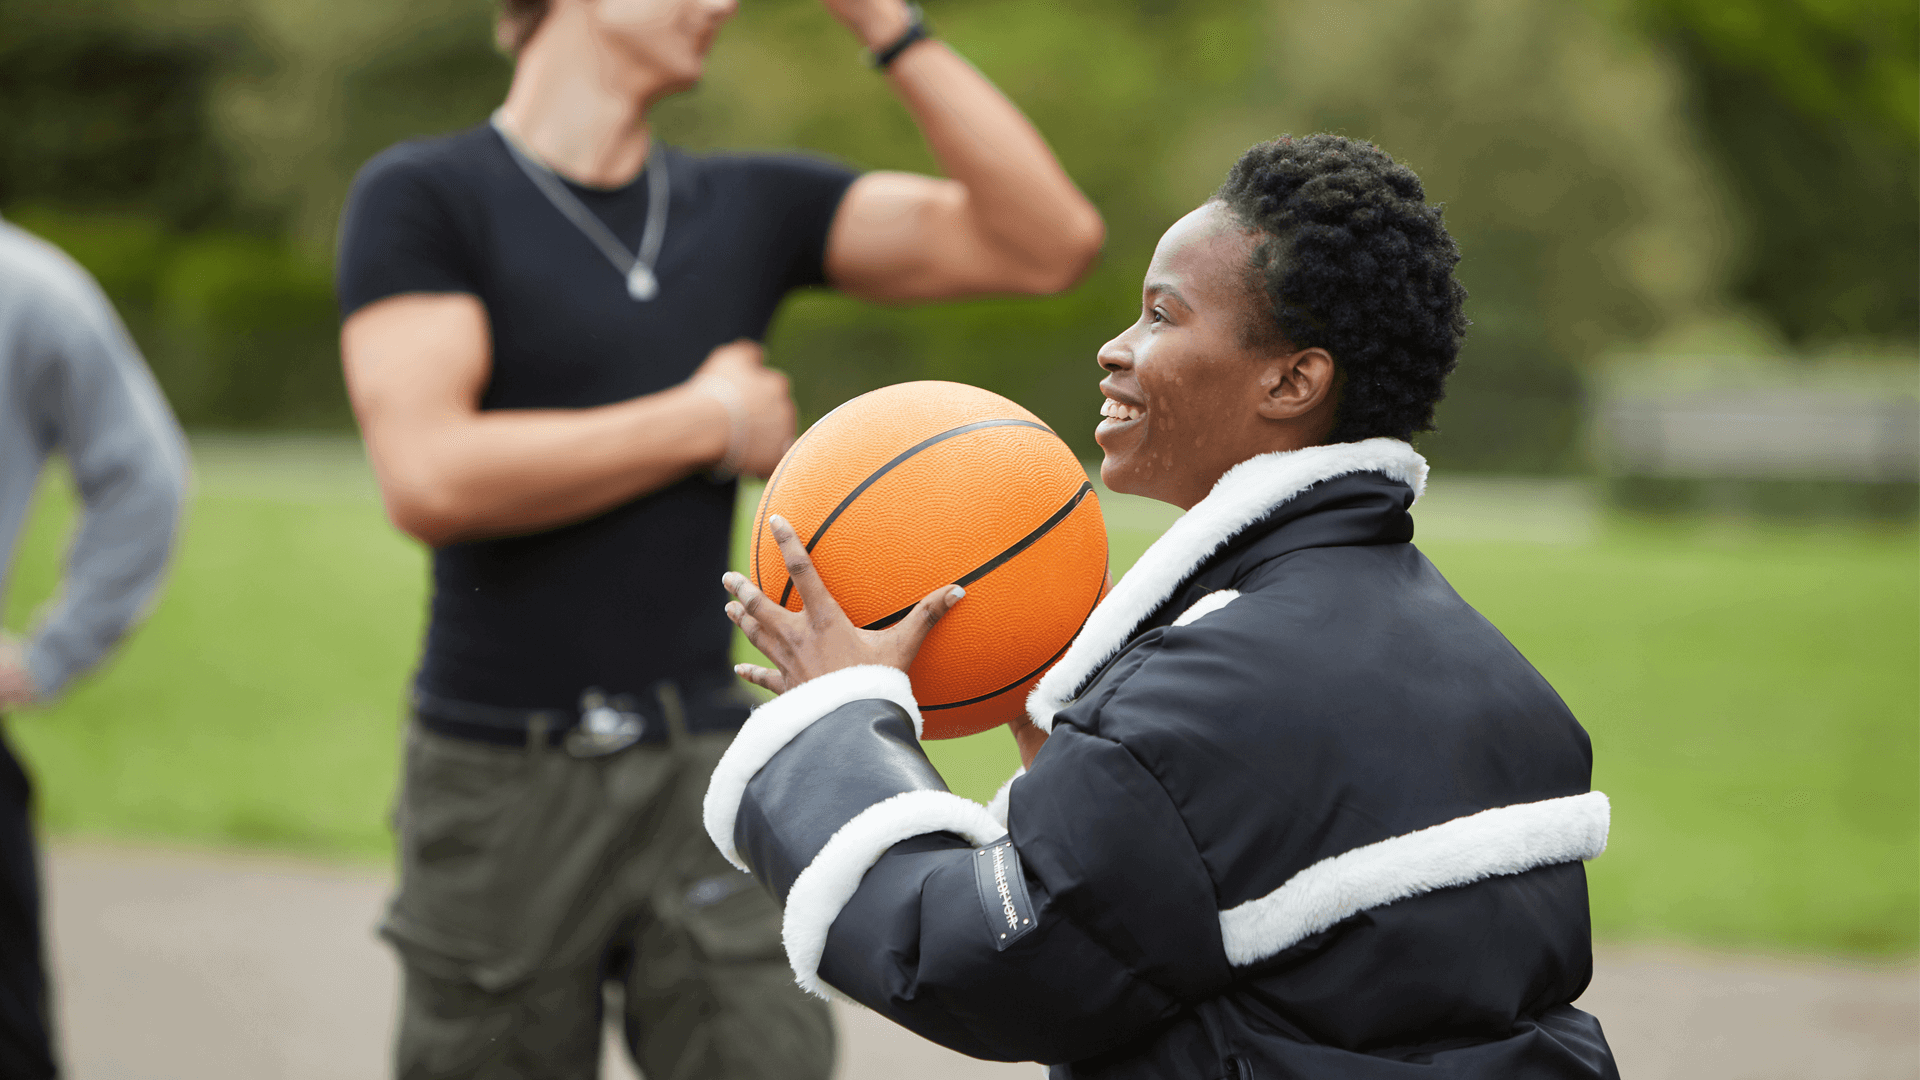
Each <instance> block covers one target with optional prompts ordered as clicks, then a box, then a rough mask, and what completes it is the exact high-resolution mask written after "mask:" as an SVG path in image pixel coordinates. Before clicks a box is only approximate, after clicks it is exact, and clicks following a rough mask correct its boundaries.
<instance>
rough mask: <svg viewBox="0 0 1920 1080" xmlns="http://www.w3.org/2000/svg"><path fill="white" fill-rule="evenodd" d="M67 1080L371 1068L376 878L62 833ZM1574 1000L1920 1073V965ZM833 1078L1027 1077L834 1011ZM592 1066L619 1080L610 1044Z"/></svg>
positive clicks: (59, 877) (1727, 971) (1663, 1070)
mask: <svg viewBox="0 0 1920 1080" xmlns="http://www.w3.org/2000/svg"><path fill="white" fill-rule="evenodd" d="M47 869H48V878H49V883H48V891H49V895H50V899H51V906H52V915H51V919H52V929H53V950H54V963H55V968H56V972H57V977H58V979H59V993H60V1008H61V1014H62V1015H61V1021H62V1026H63V1028H64V1038H65V1046H66V1060H67V1063H68V1075H69V1077H70V1080H371V1078H377V1077H380V1076H383V1075H384V1074H385V1055H386V1043H387V1037H388V1034H389V1032H390V1030H391V1027H392V1016H393V1002H394V968H393V963H392V961H391V959H390V958H389V957H388V955H387V953H386V951H385V949H384V948H383V947H382V946H380V945H379V944H378V943H377V942H376V941H375V940H374V939H373V937H372V935H371V933H370V927H371V926H372V924H373V921H374V919H375V917H376V916H377V914H378V912H379V909H380V904H381V901H382V898H383V897H384V895H385V892H386V887H387V882H386V878H385V877H384V876H383V875H380V874H378V873H373V872H369V871H366V870H362V869H356V868H346V867H336V866H329V865H326V864H314V863H307V862H300V861H294V860H288V859H278V858H271V857H258V856H237V855H227V854H209V853H196V852H180V851H169V850H155V849H140V848H119V847H107V846H95V845H73V844H62V845H58V846H56V847H55V848H54V849H53V851H52V852H51V854H50V856H49V858H48V868H47ZM1582 1004H1583V1005H1584V1006H1585V1007H1587V1008H1589V1009H1591V1010H1592V1011H1593V1012H1595V1013H1596V1014H1598V1015H1599V1016H1600V1018H1601V1020H1602V1021H1603V1022H1604V1023H1605V1024H1606V1028H1607V1033H1608V1035H1609V1037H1610V1038H1611V1040H1612V1042H1613V1045H1614V1047H1615V1050H1616V1052H1617V1053H1618V1055H1619V1059H1620V1063H1621V1067H1622V1073H1623V1074H1624V1075H1625V1076H1626V1077H1627V1080H1663V1078H1669V1077H1671V1078H1674V1080H1679V1078H1682V1077H1684V1078H1687V1080H1802V1078H1805V1080H1813V1078H1818V1080H1911V1078H1920V971H1917V970H1916V969H1915V968H1914V967H1913V966H1912V965H1910V964H1909V965H1902V966H1879V967H1873V966H1846V965H1840V964H1833V963H1808V962H1793V961H1784V960H1777V959H1766V958H1758V957H1738V956H1723V955H1715V954H1707V953H1695V952H1688V951H1683V950H1675V949H1664V948H1638V947H1635V948H1608V949H1603V950H1601V952H1600V954H1599V961H1598V968H1597V971H1596V974H1595V977H1594V985H1593V988H1592V989H1591V990H1590V991H1589V992H1588V994H1587V996H1586V998H1584V999H1583V1001H1582ZM839 1019H840V1022H841V1035H842V1046H843V1053H842V1060H841V1066H840V1077H841V1080H882V1078H896V1077H900V1078H911V1080H960V1078H963V1077H964V1078H969V1080H974V1078H977V1080H999V1078H1002V1077H1019V1078H1021V1080H1034V1078H1035V1077H1036V1075H1037V1070H1036V1069H1035V1067H1034V1066H1031V1065H1011V1066H1010V1065H998V1064H990V1063H985V1062H978V1061H973V1060H971V1059H969V1058H964V1057H961V1056H959V1055H956V1054H952V1053H949V1052H947V1051H945V1050H942V1049H940V1048H939V1047H936V1046H933V1045H932V1044H930V1043H926V1042H923V1041H921V1040H920V1039H918V1038H915V1037H914V1036H912V1035H909V1034H907V1033H906V1032H904V1031H902V1030H900V1029H899V1028H896V1027H894V1026H892V1025H891V1024H888V1023H886V1022H885V1021H883V1020H880V1019H878V1018H876V1017H874V1016H873V1015H872V1014H871V1013H863V1012H860V1011H858V1010H852V1009H843V1010H842V1011H841V1012H840V1015H839ZM607 1075H608V1076H609V1077H610V1078H616V1080H631V1077H632V1076H633V1073H632V1071H631V1069H630V1067H628V1066H627V1065H626V1063H625V1062H624V1060H622V1059H621V1057H620V1055H618V1054H614V1053H611V1052H610V1053H609V1067H608V1069H607Z"/></svg>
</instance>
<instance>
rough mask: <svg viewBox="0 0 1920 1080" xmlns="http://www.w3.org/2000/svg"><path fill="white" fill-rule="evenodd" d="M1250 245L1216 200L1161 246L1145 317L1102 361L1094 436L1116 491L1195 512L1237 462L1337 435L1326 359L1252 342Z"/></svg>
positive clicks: (1144, 298) (1145, 293)
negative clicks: (1249, 330) (1098, 418)
mask: <svg viewBox="0 0 1920 1080" xmlns="http://www.w3.org/2000/svg"><path fill="white" fill-rule="evenodd" d="M1254 242H1255V237H1254V235H1253V234H1252V233H1250V232H1249V231H1248V230H1247V229H1245V228H1244V227H1243V226H1241V225H1240V224H1239V222H1238V221H1236V220H1235V219H1234V217H1233V215H1232V214H1231V213H1230V212H1229V211H1228V210H1227V208H1226V207H1225V206H1223V205H1221V204H1219V203H1207V204H1205V205H1204V206H1201V207H1200V208H1199V209H1198V210H1195V211H1193V212H1192V213H1190V214H1188V215H1187V216H1186V217H1183V218H1181V219H1180V220H1179V221H1177V222H1175V223H1174V225H1173V227H1172V228H1171V229H1168V230H1167V232H1166V235H1165V236H1162V237H1161V238H1160V244H1159V246H1158V247H1156V248H1155V249H1154V252H1153V261H1152V262H1151V263H1149V264H1148V265H1147V277H1146V282H1145V285H1144V287H1143V289H1142V291H1141V297H1140V318H1139V320H1138V321H1136V322H1135V323H1134V324H1133V325H1132V326H1129V327H1127V329H1126V331H1125V332H1124V333H1122V334H1121V335H1120V336H1119V337H1116V338H1114V339H1113V340H1112V341H1109V342H1107V343H1106V344H1105V345H1104V346H1102V347H1101V349H1100V352H1099V355H1098V360H1099V363H1100V366H1101V367H1103V368H1105V369H1106V370H1107V372H1108V375H1107V377H1106V378H1105V379H1104V380H1102V381H1101V383H1100V392H1101V393H1102V394H1105V395H1106V398H1107V400H1106V401H1105V402H1104V403H1103V404H1102V406H1101V410H1100V413H1101V415H1102V416H1104V417H1105V418H1106V419H1104V420H1102V421H1100V426H1099V427H1097V428H1095V429H1094V433H1093V437H1094V440H1095V441H1096V442H1098V443H1099V444H1100V448H1101V449H1102V450H1104V451H1106V458H1105V460H1104V461H1102V462H1101V464H1100V479H1101V480H1102V481H1103V482H1105V483H1106V485H1107V486H1108V487H1110V488H1112V489H1113V490H1115V491H1120V492H1126V493H1128V494H1133V495H1144V496H1147V497H1148V498H1152V499H1159V500H1161V501H1162V502H1169V503H1172V504H1174V505H1175V506H1179V507H1182V508H1190V507H1192V506H1193V504H1194V503H1197V502H1199V501H1200V500H1201V499H1202V498H1204V497H1206V494H1207V492H1208V491H1209V490H1211V489H1212V488H1213V484H1214V481H1216V480H1218V479H1219V478H1220V476H1221V474H1222V473H1224V472H1226V471H1227V470H1228V469H1230V468H1232V467H1233V466H1235V465H1238V464H1239V463H1240V462H1242V461H1245V460H1246V459H1248V458H1250V457H1253V456H1255V455H1256V454H1261V453H1266V452H1268V451H1271V450H1291V449H1298V448H1299V447H1301V446H1310V445H1313V443H1315V442H1318V441H1320V440H1321V439H1324V437H1325V436H1326V434H1327V432H1328V431H1329V430H1330V429H1331V427H1332V417H1331V412H1332V407H1331V406H1332V402H1331V398H1332V394H1331V389H1332V386H1331V384H1332V379H1333V362H1332V360H1331V358H1330V357H1328V355H1327V354H1326V352H1325V351H1324V350H1321V349H1308V350H1304V351H1300V352H1295V351H1294V350H1293V349H1292V348H1291V347H1289V346H1286V345H1284V344H1282V345H1279V346H1266V347H1260V346H1256V345H1254V344H1251V343H1250V342H1249V341H1248V334H1247V328H1248V325H1249V323H1248V319H1249V318H1250V317H1252V316H1253V312H1254V308H1253V306H1252V305H1253V304H1254V303H1255V302H1256V300H1259V299H1260V298H1259V297H1258V296H1257V295H1256V293H1255V292H1254V290H1253V288H1252V287H1251V285H1250V284H1249V282H1248V280H1247V260H1248V258H1249V257H1250V256H1251V254H1252V252H1253V246H1254ZM1322 413H1324V414H1326V415H1324V416H1323V415H1321V414H1322ZM1322 421H1324V422H1322Z"/></svg>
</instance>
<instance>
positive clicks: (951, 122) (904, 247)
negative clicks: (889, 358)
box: [825, 0, 1106, 303]
mask: <svg viewBox="0 0 1920 1080" xmlns="http://www.w3.org/2000/svg"><path fill="white" fill-rule="evenodd" d="M825 2H826V3H827V6H828V7H829V8H830V9H832V11H833V13H834V15H835V16H836V17H837V18H839V19H840V21H841V22H843V23H845V24H846V25H847V26H848V28H849V29H851V30H852V31H853V32H854V33H855V34H856V35H857V36H858V37H859V38H860V39H861V40H862V41H863V42H864V43H865V44H866V45H867V47H868V48H869V49H878V48H885V47H886V46H887V45H889V44H890V43H892V42H894V41H896V40H897V39H898V38H899V37H900V35H901V33H902V32H903V31H905V30H906V28H907V26H908V22H909V15H908V12H907V7H906V4H905V3H904V0H825ZM887 78H888V80H889V81H890V82H891V83H892V85H893V88H894V90H895V92H896V93H898V94H899V95H900V99H901V101H902V102H904V103H905V104H906V106H907V109H908V111H909V112H911V113H912V114H913V118H914V120H915V122H916V123H918V124H919V125H920V131H921V133H922V134H924V135H925V136H926V139H927V144H928V146H929V147H931V148H932V150H933V154H934V157H935V158H936V159H937V160H938V161H939V162H940V168H941V169H942V171H944V172H945V173H946V175H947V179H941V178H938V177H930V176H917V175H914V174H911V173H897V172H875V173H868V174H867V175H865V176H863V177H861V178H860V179H859V180H858V181H856V182H855V183H854V185H853V187H852V188H851V189H850V190H849V191H848V192H847V197H846V201H845V202H844V203H843V204H842V205H841V208H840V212H839V214H838V216H837V217H836V218H835V220H834V225H833V231H832V233H831V234H830V235H829V236H828V240H827V277H828V279H829V280H830V281H831V282H832V283H833V284H834V285H835V286H836V287H838V288H840V289H842V290H844V291H846V292H849V293H852V294H853V295H855V296H860V297H863V298H865V299H869V300H877V301H882V302H895V303H898V302H905V301H912V300H943V299H951V298H955V297H961V296H971V295H978V294H982V293H1052V292H1059V291H1061V290H1063V289H1067V288H1070V287H1071V286H1072V285H1074V284H1075V283H1076V282H1078V281H1079V280H1080V279H1081V277H1083V276H1084V275H1085V274H1086V272H1087V270H1088V269H1090V268H1091V267H1092V265H1093V261H1094V259H1095V258H1096V257H1097V256H1098V255H1099V253H1100V245H1101V243H1102V241H1103V240H1104V239H1105V237H1106V225H1105V223H1104V222H1102V221H1101V220H1100V213H1099V211H1097V210H1095V209H1094V207H1093V204H1092V203H1090V202H1088V201H1087V199H1086V197H1085V196H1084V195H1082V194H1081V193H1080V191H1079V189H1078V188H1076V187H1075V186H1074V183H1073V181H1072V179H1070V178H1069V177H1068V176H1067V173H1066V170H1065V169H1063V168H1061V166H1060V162H1059V161H1058V160H1056V159H1055V158H1054V156H1053V151H1052V150H1050V149H1048V147H1047V143H1046V140H1045V139H1043V138H1042V137H1041V135H1040V133H1039V132H1038V131H1036V130H1034V127H1033V125H1032V124H1031V123H1029V122H1028V121H1027V118H1026V117H1025V116H1023V115H1021V113H1020V110H1019V109H1018V108H1017V107H1015V106H1014V104H1013V102H1011V101H1009V100H1007V98H1006V95H1004V94H1002V93H1001V92H1000V91H999V90H998V89H996V88H995V87H994V85H993V84H992V83H991V82H989V81H988V80H987V78H986V76H984V75H982V74H980V72H979V71H978V70H976V69H975V68H974V67H973V65H971V64H969V63H967V62H966V61H965V60H963V59H961V58H960V56H958V55H957V54H955V53H954V52H953V50H951V49H949V48H947V47H946V46H945V45H943V44H941V43H940V42H938V41H921V42H919V43H917V44H915V45H912V46H910V47H909V48H908V49H907V50H906V51H905V52H903V53H901V54H900V55H899V57H898V58H897V59H896V60H894V62H893V64H892V65H891V66H890V67H889V68H888V69H887Z"/></svg>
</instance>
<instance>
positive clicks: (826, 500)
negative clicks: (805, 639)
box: [750, 382, 1107, 739]
mask: <svg viewBox="0 0 1920 1080" xmlns="http://www.w3.org/2000/svg"><path fill="white" fill-rule="evenodd" d="M772 514H779V515H780V516H781V517H784V518H786V519H787V522H788V523H789V524H791V525H792V526H793V528H794V531H795V532H797V533H799V535H800V538H801V539H802V540H804V541H805V542H806V544H807V550H808V552H809V553H811V555H812V557H813V563H814V567H815V568H816V569H817V570H818V571H819V574H820V580H821V581H822V583H824V584H825V585H826V586H827V588H828V589H829V590H830V591H831V592H832V593H833V595H834V598H835V599H836V600H838V601H839V602H840V606H841V608H842V609H844V610H845V611H846V613H847V616H848V617H849V618H850V619H852V620H853V622H854V625H856V626H863V627H866V628H868V629H871V630H878V629H881V628H884V627H887V626H891V625H893V624H894V623H896V622H898V621H899V620H900V619H902V618H904V617H906V615H907V613H908V612H909V611H911V610H912V609H913V607H914V605H915V604H917V603H919V602H920V600H921V599H922V598H924V597H925V596H926V595H927V594H928V593H930V592H932V591H933V590H935V589H937V588H939V587H940V586H942V585H948V584H956V583H957V584H959V585H961V586H964V587H965V588H966V590H967V596H966V599H964V600H962V601H960V603H959V604H957V605H955V606H954V608H953V609H952V610H951V611H949V612H948V613H947V616H946V618H944V619H942V620H940V624H939V625H938V626H936V627H934V628H933V632H932V633H931V634H929V635H928V636H927V641H926V644H925V645H924V646H923V647H922V648H921V650H920V655H919V657H918V658H917V659H915V661H914V664H913V667H912V668H911V669H910V670H909V671H908V672H907V675H908V677H909V678H911V679H912V681H913V693H914V697H915V698H917V699H918V700H919V702H920V711H921V715H922V717H923V718H924V719H925V721H926V723H925V727H924V735H925V737H926V738H929V739H952V738H957V737H959V736H962V735H971V734H973V733H975V732H978V731H985V730H986V729H988V728H990V727H994V726H995V725H998V724H1004V723H1006V722H1007V721H1008V720H1011V719H1012V718H1013V717H1015V716H1017V715H1019V714H1020V712H1021V711H1022V710H1023V709H1024V708H1025V707H1026V699H1027V692H1028V691H1029V690H1031V689H1032V687H1033V684H1034V683H1035V682H1036V681H1038V680H1039V678H1040V676H1041V675H1042V674H1044V673H1045V672H1046V670H1047V669H1048V668H1049V667H1052V666H1053V663H1054V661H1056V660H1058V659H1060V655H1061V654H1062V653H1064V652H1065V651H1066V648H1067V645H1068V643H1069V642H1071V641H1072V640H1073V635H1074V634H1076V633H1078V632H1079V630H1080V626H1081V624H1082V623H1084V622H1086V620H1087V616H1088V615H1089V614H1090V613H1092V611H1093V607H1094V605H1095V604H1097V603H1099V602H1100V598H1101V597H1102V596H1103V595H1105V593H1106V587H1107V530H1106V526H1105V524H1104V522H1103V521H1102V520H1101V517H1100V504H1099V500H1098V499H1097V498H1096V497H1095V496H1094V493H1093V485H1091V484H1089V483H1088V482H1087V475H1086V473H1085V472H1084V471H1083V470H1082V469H1081V467H1080V463H1079V461H1077V460H1075V458H1074V456H1073V452H1072V451H1071V450H1068V449H1067V444H1066V443H1064V442H1061V441H1060V437H1059V436H1058V435H1055V434H1054V433H1053V430H1052V429H1051V428H1048V427H1047V426H1046V425H1045V424H1042V423H1041V422H1040V420H1039V418H1037V417H1035V416H1034V415H1033V414H1032V413H1030V412H1028V411H1027V410H1025V409H1023V408H1021V407H1020V406H1018V405H1016V404H1014V403H1013V402H1011V401H1008V400H1007V399H1006V398H1003V397H1001V396H1000V395H998V394H995V393H992V392H990V391H986V390H982V389H980V388H979V387H976V386H967V385H965V384H963V383H951V382H910V383H900V384H898V385H895V386H889V387H886V388H884V389H880V390H875V391H873V392H872V393H870V394H862V395H861V396H859V397H857V398H854V399H853V400H852V401H849V402H847V403H846V404H844V405H842V406H840V407H839V408H838V409H835V410H834V411H833V412H831V413H829V414H827V415H826V416H825V417H822V418H821V420H820V422H819V423H817V424H814V425H813V427H811V428H809V429H808V430H807V433H806V434H805V435H803V436H801V437H800V440H799V441H798V442H796V443H794V444H793V447H792V448H791V449H789V450H788V451H787V454H786V456H785V457H784V458H782V459H781V460H780V464H779V466H778V468H776V469H775V471H774V474H773V478H772V479H771V480H769V481H767V489H766V492H765V493H764V494H763V495H761V497H760V508H759V509H758V510H757V511H755V513H754V546H753V566H752V567H751V568H750V575H751V576H752V578H753V581H754V584H756V585H758V586H759V587H760V589H761V591H763V592H765V593H766V594H767V595H768V596H769V597H772V598H773V599H774V600H776V601H778V602H779V603H781V604H784V605H785V606H786V607H788V608H791V609H792V610H794V611H798V610H800V596H799V594H798V592H796V591H795V590H794V589H793V587H792V583H791V581H790V580H789V579H788V577H787V569H786V563H785V561H784V560H783V559H782V558H781V556H780V549H779V546H778V545H776V544H775V543H774V542H773V537H772V535H771V534H770V533H768V531H767V518H768V516H769V515H772Z"/></svg>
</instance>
